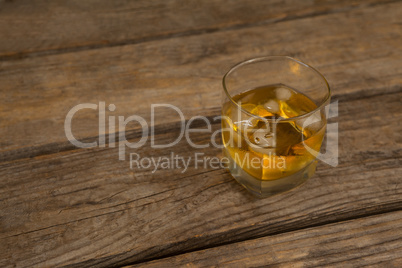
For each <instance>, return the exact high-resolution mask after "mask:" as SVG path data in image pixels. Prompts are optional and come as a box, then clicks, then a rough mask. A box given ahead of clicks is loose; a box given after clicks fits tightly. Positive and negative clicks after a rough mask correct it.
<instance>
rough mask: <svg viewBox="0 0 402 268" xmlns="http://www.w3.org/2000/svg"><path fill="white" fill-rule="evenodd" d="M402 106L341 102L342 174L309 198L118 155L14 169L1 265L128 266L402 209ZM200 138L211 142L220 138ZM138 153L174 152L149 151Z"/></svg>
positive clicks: (322, 169)
mask: <svg viewBox="0 0 402 268" xmlns="http://www.w3.org/2000/svg"><path fill="white" fill-rule="evenodd" d="M401 96H402V93H393V94H383V95H379V96H372V97H366V98H362V99H351V100H344V101H343V102H341V103H340V105H341V106H340V109H339V113H340V114H339V128H340V165H339V166H338V167H336V168H332V167H327V166H325V165H323V164H321V165H320V166H319V169H318V171H317V174H316V175H315V177H313V178H312V179H311V180H309V181H308V182H307V183H306V184H304V185H303V186H301V187H300V188H298V189H296V190H294V191H291V192H288V193H286V194H283V195H278V196H275V197H273V198H269V199H263V200H259V199H255V198H253V197H252V196H251V195H250V194H248V193H247V192H246V191H245V190H243V189H242V188H241V186H240V185H238V184H237V183H236V182H234V181H233V179H231V177H230V175H229V174H228V173H226V172H225V171H224V170H221V169H212V168H210V167H207V168H196V167H195V163H194V162H192V164H191V165H190V168H189V169H188V170H187V171H186V172H185V173H182V170H181V169H168V170H157V171H156V172H155V173H152V168H149V169H139V168H134V169H130V166H129V162H128V161H127V160H126V161H119V160H118V152H117V149H116V148H115V149H111V148H96V149H86V150H84V149H82V150H74V151H68V152H64V153H57V154H51V155H43V156H39V157H34V158H32V159H20V160H18V161H13V162H4V163H2V164H1V166H0V177H1V178H2V180H1V181H0V183H1V184H0V191H1V192H0V196H1V197H2V198H1V203H2V209H1V211H0V213H1V214H0V217H1V228H0V240H1V244H0V259H1V260H2V261H1V263H0V265H2V266H6V265H12V264H18V266H32V265H37V266H64V265H80V266H82V267H87V266H88V267H107V266H110V265H125V264H130V263H133V262H139V261H145V260H149V259H152V258H161V257H164V256H169V255H174V254H178V253H184V252H188V251H192V250H197V249H202V248H206V247H215V246H219V245H222V244H227V243H233V242H237V241H242V240H245V239H251V238H256V237H261V236H266V235H273V234H277V233H282V232H289V231H293V230H297V229H300V228H306V227H312V226H318V225H322V224H328V223H333V222H337V221H342V220H347V219H355V218H359V217H364V216H368V215H374V214H378V213H384V212H390V211H397V210H400V209H402V198H401V196H402V195H401V193H402V188H401V187H400V186H401V184H400V174H401V172H402V169H401V162H400V161H401V156H402V147H401V142H400V141H401V134H400V133H402V131H401V130H402V129H401V126H400V124H399V120H398V119H400V118H402V111H401V110H400V109H399V107H400V99H401ZM370 107H376V110H374V109H371V108H370ZM378 115H381V116H378ZM214 127H215V128H219V124H214ZM159 133H160V134H158V135H156V137H155V138H156V140H157V141H165V142H166V141H169V140H171V139H172V138H175V137H176V136H177V130H176V132H175V131H162V130H161V131H160V132H159ZM379 137H380V139H379ZM193 139H194V141H196V142H199V143H205V142H208V141H209V139H210V134H208V133H202V134H200V135H195V136H193ZM130 140H131V139H130ZM172 151H173V152H174V153H175V154H178V155H180V156H183V157H189V156H192V157H194V154H195V153H196V152H199V153H204V155H205V156H216V155H218V154H219V150H217V149H213V148H206V149H203V150H199V149H197V150H195V149H193V148H191V147H190V146H189V145H188V144H187V143H186V142H185V141H183V142H181V143H180V144H179V145H178V146H175V147H173V148H172ZM129 152H135V153H138V154H140V155H141V156H146V157H158V156H170V153H171V151H170V150H164V149H159V150H155V149H152V148H150V147H149V144H148V145H146V146H144V147H141V148H139V149H136V150H128V151H127V154H128V153H129Z"/></svg>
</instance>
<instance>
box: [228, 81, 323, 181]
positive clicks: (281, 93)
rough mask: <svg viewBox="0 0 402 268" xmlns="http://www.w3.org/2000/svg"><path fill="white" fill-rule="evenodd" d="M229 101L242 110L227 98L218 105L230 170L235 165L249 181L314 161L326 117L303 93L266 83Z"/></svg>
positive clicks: (285, 173) (275, 177) (272, 176)
mask: <svg viewBox="0 0 402 268" xmlns="http://www.w3.org/2000/svg"><path fill="white" fill-rule="evenodd" d="M233 100H234V101H235V102H236V103H238V104H239V105H240V106H241V107H242V108H243V110H245V111H247V112H242V111H241V110H240V109H239V108H238V107H237V106H235V105H234V104H233V103H231V102H227V103H226V104H224V106H223V115H224V116H226V117H227V119H226V120H225V119H224V120H222V128H223V131H222V136H223V142H224V144H225V149H224V151H225V154H226V156H227V157H228V158H229V159H230V161H231V162H232V163H233V164H234V166H235V168H233V165H232V169H239V168H240V169H241V170H242V171H241V172H243V173H244V172H245V173H246V174H248V175H249V177H250V178H248V179H249V180H259V181H272V180H279V179H281V178H285V177H288V176H290V175H292V174H295V173H297V172H299V171H301V170H303V169H304V168H306V167H307V166H309V165H310V164H311V163H312V162H313V161H314V160H315V158H316V156H317V153H318V151H319V150H320V147H321V143H322V140H323V137H324V133H325V125H326V120H325V116H324V114H322V112H321V111H320V110H318V111H314V110H315V109H316V108H317V105H316V104H315V103H314V102H313V101H312V100H311V99H310V98H308V97H307V96H306V95H304V94H302V93H299V92H298V91H296V90H294V89H292V88H289V87H286V86H284V85H270V86H264V87H259V88H255V89H252V90H248V91H246V92H243V93H241V94H238V95H236V96H234V97H233ZM312 111H314V112H312ZM253 115H257V116H258V117H255V116H253ZM303 115H305V116H303ZM314 169H315V166H314ZM231 171H232V175H233V173H234V172H236V170H231ZM237 172H238V170H237ZM313 172H314V171H313ZM308 176H310V175H308ZM235 177H236V176H235ZM292 180H297V178H292ZM253 183H254V184H255V182H253ZM292 183H293V184H297V182H292Z"/></svg>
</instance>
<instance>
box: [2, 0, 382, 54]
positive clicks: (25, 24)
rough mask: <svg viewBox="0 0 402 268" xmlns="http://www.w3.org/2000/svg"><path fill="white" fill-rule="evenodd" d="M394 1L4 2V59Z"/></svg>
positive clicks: (331, 11)
mask: <svg viewBox="0 0 402 268" xmlns="http://www.w3.org/2000/svg"><path fill="white" fill-rule="evenodd" d="M386 2H389V1H381V0H369V1H362V0H354V1H346V0H342V1H335V0H331V1H318V2H317V1H312V0H309V1H297V0H288V1H286V2H283V1H277V0H271V1H258V0H257V1H256V0H253V1H239V0H236V1H231V2H230V3H223V2H222V1H218V0H208V1H201V2H200V1H193V0H192V1H185V2H183V1H177V0H163V1H162V0H157V1H155V0H154V1H124V0H114V1H107V0H90V1H44V0H36V1H32V0H31V1H0V36H1V37H2V42H1V43H0V58H1V57H2V58H3V59H4V58H18V57H21V56H24V55H26V54H27V53H32V52H34V53H35V52H36V53H39V54H40V53H41V52H45V53H58V52H65V51H72V50H74V49H75V50H76V49H88V48H98V47H105V46H113V45H124V44H130V43H138V42H144V41H150V40H159V39H163V38H169V37H172V36H183V35H194V34H201V33H205V32H214V31H218V30H221V29H231V28H236V27H245V26H248V25H252V24H261V23H271V22H276V21H282V20H289V19H294V18H300V17H306V16H315V15H319V14H326V13H334V12H342V11H344V10H350V9H353V8H358V7H362V6H370V5H376V4H382V3H386Z"/></svg>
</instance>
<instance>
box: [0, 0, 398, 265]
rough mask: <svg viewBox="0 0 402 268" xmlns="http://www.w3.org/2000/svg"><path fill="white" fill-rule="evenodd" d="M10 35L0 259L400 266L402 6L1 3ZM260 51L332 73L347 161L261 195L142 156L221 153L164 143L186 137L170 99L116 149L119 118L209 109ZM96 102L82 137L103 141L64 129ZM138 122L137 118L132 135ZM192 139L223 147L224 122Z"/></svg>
mask: <svg viewBox="0 0 402 268" xmlns="http://www.w3.org/2000/svg"><path fill="white" fill-rule="evenodd" d="M0 36H1V42H0V102H1V104H0V135H1V142H0V145H1V150H0V193H1V194H0V199H1V207H0V239H1V240H0V266H1V267H15V266H16V267H61V266H67V267H116V266H125V265H132V266H133V267H166V266H170V267H176V266H189V267H193V266H195V267H198V266H211V265H220V266H229V267H246V266H253V267H255V266H262V265H278V266H283V267H301V266H303V267H312V266H318V267H322V266H325V267H330V266H334V267H343V266H346V267H356V266H360V265H372V266H378V267H402V231H401V230H402V229H401V228H402V211H401V210H402V183H401V179H402V178H401V172H402V167H401V156H402V135H401V133H402V127H401V123H400V122H401V120H402V109H401V108H402V98H401V97H402V87H401V85H402V2H401V1H378V0H368V1H363V0H356V1H346V0H345V1H338V0H330V1H299V0H289V1H275V0H272V1H257V0H248V1H238V0H234V1H217V0H209V1H173V0H153V1H145V0H144V1H124V0H113V1H107V0H86V1H79V0H76V1H44V0H35V1H31V0H30V1H28V0H26V1H23V0H15V1H12V0H9V1H7V0H2V1H0ZM263 55H290V56H294V57H296V58H299V59H301V60H303V61H305V62H307V63H309V64H311V65H312V66H315V67H316V68H317V69H318V70H319V71H320V72H322V73H323V74H324V75H325V76H326V78H327V79H328V81H329V83H330V85H331V87H332V92H333V100H334V101H335V100H338V101H339V116H338V117H337V118H336V120H335V121H334V122H337V123H338V127H339V165H338V166H337V167H331V166H329V165H327V164H325V163H319V165H318V170H317V173H316V175H315V176H314V177H313V178H311V179H310V180H309V181H308V182H307V183H305V184H304V185H303V186H301V187H300V188H298V189H295V190H293V191H290V192H288V193H285V194H281V195H277V196H275V197H272V198H267V199H262V200H261V199H257V198H254V197H253V196H251V195H250V194H248V193H247V192H246V190H244V189H243V188H242V187H241V186H240V185H239V184H237V183H236V182H235V181H234V180H233V179H232V178H231V176H230V175H229V174H228V173H227V172H226V171H225V170H224V169H220V168H211V167H209V166H208V167H206V168H203V167H202V168H200V167H198V168H196V167H195V163H191V164H190V166H189V168H188V169H187V170H186V171H185V172H183V173H182V169H180V168H177V167H176V168H170V169H158V170H157V171H156V172H154V173H153V170H152V168H149V169H146V168H137V167H133V168H130V161H129V154H130V153H137V154H139V155H140V156H141V157H142V158H145V157H148V158H150V157H157V156H165V157H170V156H171V153H172V152H173V153H174V154H175V155H179V156H181V157H187V158H188V157H194V154H195V153H196V152H198V153H202V154H203V156H210V157H213V156H219V154H220V150H219V149H216V148H214V147H213V146H212V145H210V146H209V147H207V148H203V149H194V148H192V147H191V146H190V145H189V144H188V143H187V142H186V140H185V139H182V140H180V142H179V143H178V144H177V145H176V146H174V147H172V148H167V149H155V148H152V147H151V143H150V139H151V137H153V138H154V139H155V142H156V143H168V142H169V141H174V140H175V139H176V137H177V136H178V135H179V133H180V126H181V125H180V118H179V116H178V114H177V113H176V112H175V111H174V110H172V109H168V108H166V107H165V108H161V107H159V108H155V120H154V122H153V126H155V128H154V129H155V131H154V133H150V134H152V135H151V136H150V137H149V139H148V141H147V142H146V143H145V145H144V146H142V147H140V148H137V149H133V148H126V151H125V154H123V156H124V157H125V160H119V158H118V154H119V148H118V143H119V140H118V139H117V136H118V135H119V134H121V133H123V131H119V129H118V128H117V123H118V116H123V117H124V118H128V117H129V116H131V115H138V116H141V117H142V118H144V120H146V122H148V124H149V126H151V123H152V122H151V121H150V120H151V118H150V117H151V116H150V114H151V104H158V103H159V104H161V103H168V104H172V105H175V106H177V107H178V108H179V109H180V110H181V111H182V112H183V114H184V117H185V119H186V120H189V119H190V118H192V117H193V116H199V115H202V116H206V117H207V118H208V119H209V120H212V119H213V118H214V117H215V116H217V115H219V114H220V95H221V78H222V76H223V74H224V73H225V72H226V71H227V70H228V69H229V68H230V67H231V66H233V65H234V64H235V63H237V62H239V61H241V60H245V59H248V58H252V57H257V56H263ZM102 102H104V103H105V107H106V112H105V116H106V117H105V118H106V119H105V120H106V121H105V122H106V123H105V124H104V123H103V122H102V120H101V122H100V126H101V127H102V126H103V127H105V129H104V130H102V129H101V133H100V134H101V135H100V134H99V118H102V115H103V114H102V113H101V115H100V116H99V113H98V111H99V110H100V108H101V107H102V105H103V104H102ZM84 103H90V104H92V105H96V108H97V109H96V110H94V109H83V110H80V111H79V112H77V113H76V114H75V115H74V117H73V120H72V133H73V134H74V136H75V138H76V139H77V140H79V141H81V142H86V143H89V142H94V141H96V142H99V141H101V140H102V136H103V134H104V133H108V134H111V135H106V136H105V139H106V145H105V146H104V147H102V146H96V147H94V148H78V147H76V146H75V145H73V144H72V143H70V142H69V141H68V140H67V138H66V134H65V129H64V123H65V119H66V116H67V114H68V112H69V111H70V110H71V109H72V108H73V107H74V106H76V105H78V104H84ZM110 104H114V105H115V110H114V111H110V110H108V109H107V108H108V107H109V106H108V105H110ZM112 110H113V109H112ZM109 117H113V118H114V119H115V122H116V127H115V129H113V128H112V129H109V126H110V125H112V126H114V124H111V123H110V122H109ZM192 126H193V127H194V128H196V127H198V128H204V127H205V124H203V122H202V121H200V120H198V121H194V123H193V125H192ZM219 127H220V123H219V121H214V123H213V130H216V129H219ZM141 130H142V129H141V128H140V125H139V124H138V123H134V122H131V123H129V124H127V126H126V132H125V135H126V138H127V140H128V141H129V142H132V143H134V142H137V141H138V140H139V138H140V137H141ZM113 135H115V137H114V138H113ZM109 138H110V142H109ZM191 138H192V140H193V141H194V142H195V143H198V144H210V139H211V133H207V132H205V133H193V134H192V136H191ZM124 140H125V139H124V137H122V141H124ZM98 145H99V144H98ZM114 145H115V147H113V146H114Z"/></svg>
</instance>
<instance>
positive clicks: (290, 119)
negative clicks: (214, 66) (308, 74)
mask: <svg viewBox="0 0 402 268" xmlns="http://www.w3.org/2000/svg"><path fill="white" fill-rule="evenodd" d="M270 59H288V60H291V61H294V62H297V63H299V64H301V65H303V66H305V67H307V68H309V69H311V70H312V71H314V72H315V73H316V74H318V76H320V77H321V78H322V80H323V81H324V82H325V85H326V87H327V97H326V98H325V99H324V100H323V101H322V103H320V105H317V108H315V109H314V110H312V111H310V112H308V113H305V114H302V115H298V116H294V117H289V118H283V119H272V118H264V117H261V116H259V115H256V114H253V113H251V112H249V111H247V110H245V109H243V107H241V105H239V104H238V103H237V102H235V101H234V100H233V98H232V96H231V95H230V94H229V92H228V90H227V88H226V78H227V77H228V75H230V74H231V73H232V72H233V71H235V70H236V69H238V68H239V67H241V66H243V65H247V64H249V63H253V62H259V61H266V60H270ZM222 85H223V91H224V92H225V94H226V96H227V97H228V98H229V100H230V102H231V103H233V104H234V105H235V106H236V107H237V108H238V109H240V110H241V111H242V112H243V113H245V114H247V115H250V116H252V117H255V118H257V119H260V120H262V121H268V122H269V121H275V122H282V121H294V120H298V119H301V118H304V117H309V116H311V115H312V114H314V113H316V112H317V111H318V110H321V108H322V107H323V106H324V104H326V103H327V102H328V100H329V99H330V98H331V88H330V87H329V84H328V81H327V79H326V78H325V77H324V75H322V74H321V73H320V72H319V71H317V70H316V69H315V68H314V67H312V66H310V65H308V64H307V63H304V62H302V61H301V60H298V59H296V58H293V57H290V56H265V57H257V58H252V59H248V60H244V61H241V62H239V63H237V64H235V65H234V66H232V68H230V69H229V71H228V72H226V74H225V75H224V76H223V79H222Z"/></svg>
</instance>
